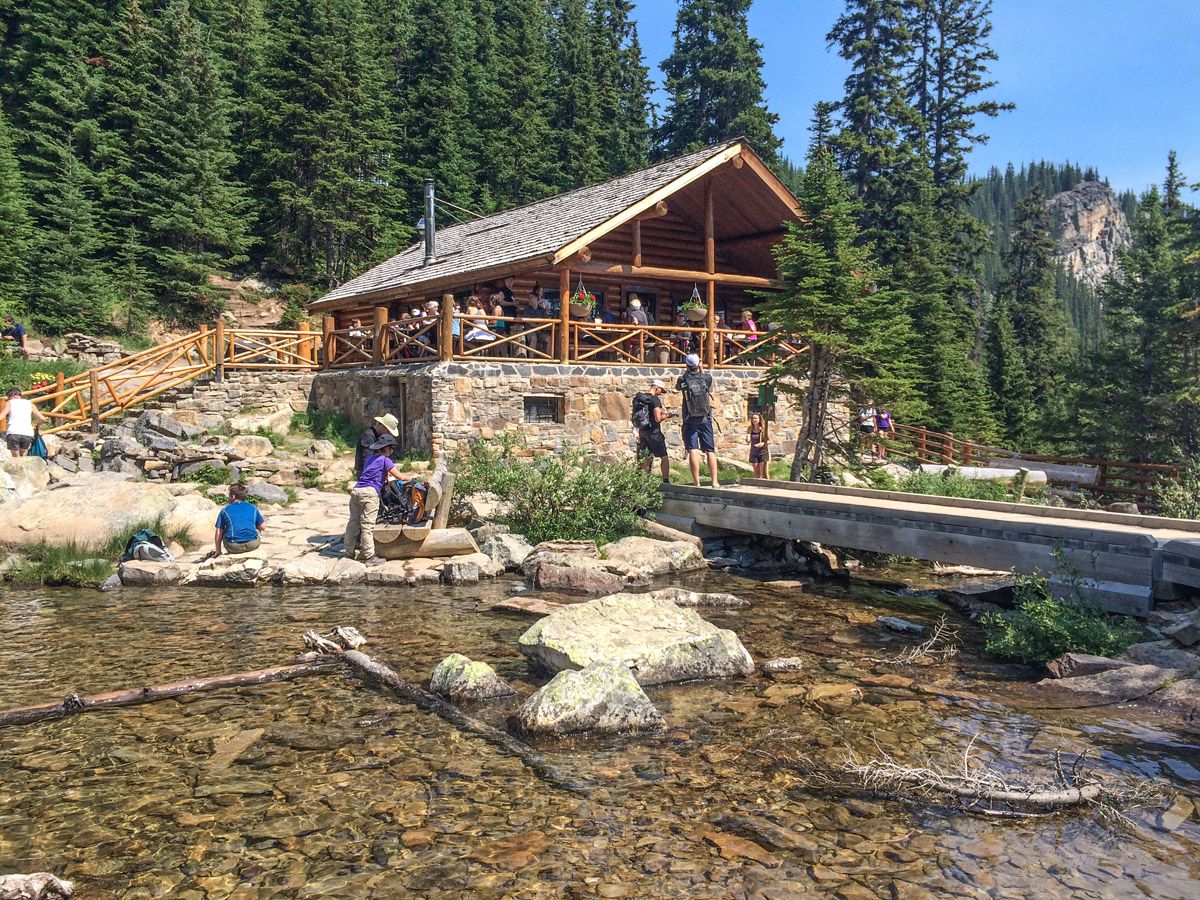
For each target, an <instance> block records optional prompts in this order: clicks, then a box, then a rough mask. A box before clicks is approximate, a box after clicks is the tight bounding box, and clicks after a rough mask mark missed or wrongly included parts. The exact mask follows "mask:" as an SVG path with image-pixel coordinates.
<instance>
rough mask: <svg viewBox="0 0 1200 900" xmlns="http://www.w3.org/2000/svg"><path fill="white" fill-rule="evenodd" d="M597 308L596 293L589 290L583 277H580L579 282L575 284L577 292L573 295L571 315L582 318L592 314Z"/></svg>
mask: <svg viewBox="0 0 1200 900" xmlns="http://www.w3.org/2000/svg"><path fill="white" fill-rule="evenodd" d="M595 308H596V295H595V294H592V293H589V292H588V289H587V288H585V287H584V286H583V279H582V278H580V279H579V284H578V285H576V286H575V293H574V294H572V295H571V315H573V316H579V317H581V318H582V317H583V316H590V315H591V314H592V310H593V309H595Z"/></svg>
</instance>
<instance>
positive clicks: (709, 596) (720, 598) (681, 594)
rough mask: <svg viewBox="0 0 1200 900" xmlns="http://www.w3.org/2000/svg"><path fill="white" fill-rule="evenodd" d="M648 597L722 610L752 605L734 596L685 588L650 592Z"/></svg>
mask: <svg viewBox="0 0 1200 900" xmlns="http://www.w3.org/2000/svg"><path fill="white" fill-rule="evenodd" d="M646 596H648V597H654V598H656V599H662V600H670V601H671V602H672V603H674V604H675V605H676V606H687V607H694V606H712V607H719V608H722V609H740V608H742V607H745V606H749V605H750V601H749V600H743V599H742V598H741V597H737V596H734V595H733V594H719V593H704V592H698V591H689V590H686V589H685V588H678V587H669V588H661V589H659V590H657V591H650V592H649V593H648V594H647V595H646Z"/></svg>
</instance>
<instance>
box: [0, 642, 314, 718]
mask: <svg viewBox="0 0 1200 900" xmlns="http://www.w3.org/2000/svg"><path fill="white" fill-rule="evenodd" d="M336 666H337V661H336V660H333V659H328V658H326V657H323V656H319V655H317V654H305V655H304V656H303V657H300V661H298V662H296V663H293V664H292V665H287V666H275V667H274V668H271V669H256V670H254V671H252V672H236V673H234V674H232V675H217V676H214V677H212V678H187V679H184V680H183V681H172V682H170V683H169V684H156V685H151V686H150V687H143V688H131V689H129V690H124V691H111V692H109V693H107V694H96V695H95V696H92V697H80V696H78V695H77V694H72V695H71V696H70V697H67V698H66V699H65V700H63V701H62V702H60V703H46V704H43V705H41V706H27V707H24V708H22V709H9V710H4V711H2V712H0V728H3V727H4V726H6V725H28V724H30V723H32V722H40V721H43V720H45V719H58V718H61V717H63V716H69V715H74V714H75V713H81V712H92V711H94V710H99V709H112V708H113V707H116V706H132V705H134V704H137V703H151V702H153V701H155V700H167V699H170V698H171V697H180V696H182V695H184V694H192V693H195V692H197V691H212V690H217V689H219V688H227V687H247V686H250V685H255V684H267V683H269V682H272V681H286V680H288V679H291V678H300V677H301V676H304V675H316V674H319V673H322V672H328V671H329V670H330V669H333V668H335V667H336Z"/></svg>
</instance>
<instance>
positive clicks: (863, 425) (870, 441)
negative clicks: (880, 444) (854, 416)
mask: <svg viewBox="0 0 1200 900" xmlns="http://www.w3.org/2000/svg"><path fill="white" fill-rule="evenodd" d="M875 415H876V409H875V404H874V403H872V402H871V401H870V400H868V401H867V402H866V404H865V405H863V406H860V407H859V408H858V446H859V453H860V455H861V453H862V450H863V448H866V450H867V452H868V453H870V454H871V455H872V456H874V455H875V433H876V431H877V430H878V425H877V424H876V422H875Z"/></svg>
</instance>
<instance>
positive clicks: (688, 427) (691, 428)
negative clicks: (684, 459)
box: [683, 418, 717, 453]
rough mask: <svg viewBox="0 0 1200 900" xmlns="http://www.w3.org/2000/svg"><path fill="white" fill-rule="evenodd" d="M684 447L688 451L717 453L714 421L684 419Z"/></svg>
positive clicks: (707, 419)
mask: <svg viewBox="0 0 1200 900" xmlns="http://www.w3.org/2000/svg"><path fill="white" fill-rule="evenodd" d="M683 446H684V447H685V448H686V449H688V450H701V451H703V452H704V453H716V452H717V445H716V444H715V443H714V442H713V430H712V419H709V418H704V419H684V420H683Z"/></svg>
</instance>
